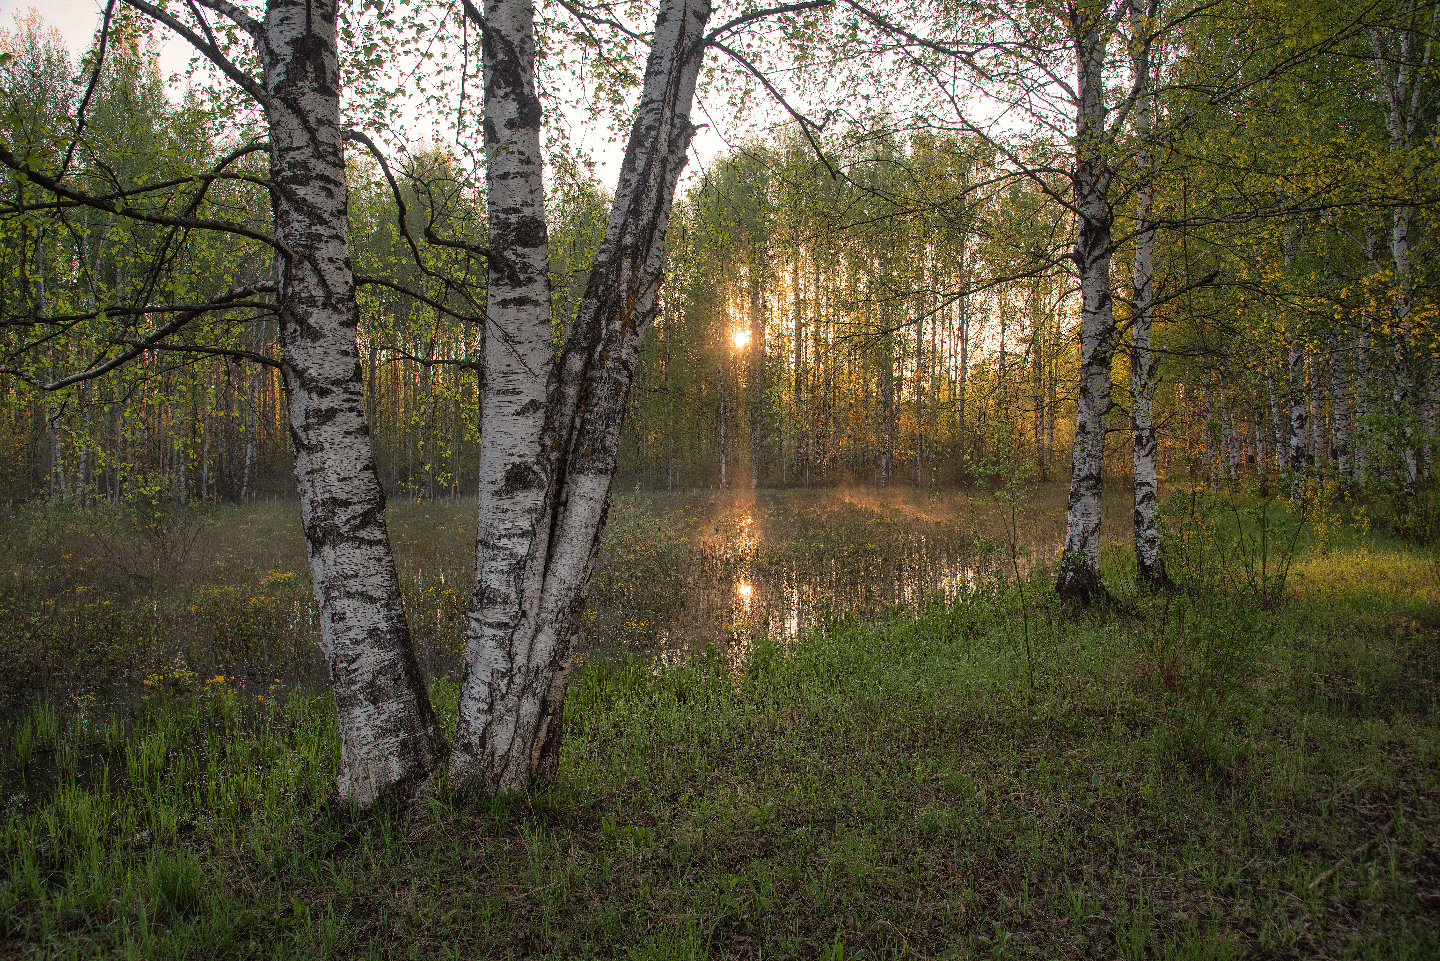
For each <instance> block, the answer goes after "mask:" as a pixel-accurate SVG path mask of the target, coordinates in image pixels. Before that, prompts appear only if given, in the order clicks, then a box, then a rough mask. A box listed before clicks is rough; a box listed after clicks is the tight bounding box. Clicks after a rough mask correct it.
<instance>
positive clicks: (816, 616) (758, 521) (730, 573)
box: [591, 497, 1041, 660]
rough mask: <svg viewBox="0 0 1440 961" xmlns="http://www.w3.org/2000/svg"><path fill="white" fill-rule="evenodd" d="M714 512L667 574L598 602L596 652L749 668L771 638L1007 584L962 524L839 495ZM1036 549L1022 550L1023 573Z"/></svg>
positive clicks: (688, 536) (689, 535)
mask: <svg viewBox="0 0 1440 961" xmlns="http://www.w3.org/2000/svg"><path fill="white" fill-rule="evenodd" d="M804 505H808V506H804ZM817 505H818V506H817ZM707 506H709V507H710V508H711V511H710V513H709V514H708V515H707V516H703V517H692V518H691V522H692V527H691V529H690V530H688V531H684V532H682V531H679V530H675V531H672V532H671V534H670V536H669V543H670V545H671V548H672V554H671V557H670V563H669V564H668V565H667V566H666V568H665V570H663V571H661V572H658V573H657V575H656V576H651V577H633V578H631V577H627V576H625V573H624V571H623V570H619V571H617V572H616V574H615V578H618V579H619V580H617V581H616V583H623V584H624V588H625V589H624V590H623V591H622V592H614V591H611V592H607V593H606V596H604V597H601V596H598V594H597V597H596V604H595V606H596V608H597V622H596V624H595V630H594V632H593V635H592V639H591V643H592V645H594V646H597V647H601V648H604V647H614V646H624V647H627V648H629V649H633V650H638V651H642V652H648V653H659V654H662V655H665V654H669V655H671V656H674V655H679V654H683V652H685V651H688V650H692V649H698V648H701V647H704V646H705V645H706V644H719V645H722V646H725V647H726V648H727V649H729V650H730V651H731V653H732V656H735V657H738V658H743V657H744V656H745V652H746V651H748V649H749V647H750V645H751V644H752V643H753V642H754V640H755V639H757V638H759V637H762V636H765V635H769V636H770V637H772V638H777V639H792V638H794V637H797V636H799V635H800V634H802V633H804V632H806V631H810V630H824V628H825V625H826V623H827V622H828V621H829V620H830V619H832V618H835V617H841V616H847V615H855V616H860V617H873V616H876V615H881V614H884V613H886V612H891V611H897V610H898V611H910V612H915V611H918V610H920V609H921V608H922V607H923V606H925V605H926V604H929V603H935V602H954V601H956V600H959V599H961V598H964V597H966V596H968V595H969V594H971V593H973V592H974V591H975V590H976V589H978V588H980V587H981V586H983V585H985V584H988V583H994V582H996V581H997V580H998V579H1003V578H1004V576H1005V574H1004V572H1003V570H1001V567H1000V565H1001V560H1002V558H1001V555H1000V553H999V552H998V550H997V547H996V546H995V545H994V544H993V542H992V541H989V540H987V539H985V538H983V537H979V536H977V530H976V528H975V527H973V526H971V525H969V524H964V523H963V522H962V521H960V520H950V521H949V522H937V521H934V520H931V519H929V518H917V517H916V516H915V515H914V514H913V513H912V514H906V513H904V512H897V513H896V514H895V515H893V516H886V515H885V514H884V513H882V512H881V511H880V510H877V509H876V508H875V507H872V506H871V505H868V504H867V505H855V504H850V503H848V502H847V501H846V500H845V499H843V498H838V497H837V498H834V499H831V500H829V501H825V500H822V499H819V498H816V499H813V500H811V501H806V502H802V507H801V508H797V507H795V505H794V504H793V502H791V503H787V502H786V501H784V500H783V499H781V498H776V499H775V501H773V502H767V501H764V500H762V501H761V502H759V503H756V502H754V501H750V502H742V503H737V502H729V503H726V502H725V501H723V500H721V501H719V502H718V503H717V502H714V501H712V502H711V503H710V504H709V505H707ZM1040 546H1041V545H1039V544H1038V543H1037V544H1022V545H1021V546H1020V552H1021V555H1022V560H1021V567H1022V570H1025V569H1028V566H1029V562H1028V560H1027V558H1026V555H1036V554H1038V553H1039V552H1038V550H1037V549H1038V548H1039V547H1040ZM1012 576H1013V574H1012ZM606 606H611V607H612V608H613V607H615V606H619V607H623V610H624V612H625V613H626V616H625V617H620V616H619V615H620V613H621V612H620V611H615V610H611V611H606V610H605V607H606ZM636 611H644V612H650V613H648V614H647V615H646V617H647V618H648V620H647V621H646V623H647V624H648V625H650V629H649V630H647V631H641V632H637V631H635V630H633V629H630V628H633V625H634V624H635V623H636V621H635V618H637V617H639V616H640V615H638V614H635V613H633V612H636ZM622 621H623V622H624V623H623V624H622V623H620V622H622ZM666 659H667V660H668V659H670V658H669V657H667V658H666Z"/></svg>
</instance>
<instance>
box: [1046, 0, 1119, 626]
mask: <svg viewBox="0 0 1440 961" xmlns="http://www.w3.org/2000/svg"><path fill="white" fill-rule="evenodd" d="M1072 16H1074V17H1075V18H1077V19H1076V21H1075V23H1074V24H1073V26H1072V29H1073V30H1074V31H1075V45H1076V52H1077V54H1078V58H1077V59H1078V61H1079V77H1078V81H1079V82H1078V86H1077V89H1078V92H1079V104H1078V108H1077V112H1076V138H1075V140H1076V143H1075V151H1076V158H1075V159H1076V163H1075V175H1074V182H1075V194H1076V207H1077V210H1078V212H1079V221H1080V223H1079V236H1078V238H1077V240H1076V244H1075V262H1076V264H1077V265H1078V267H1079V273H1080V295H1081V314H1080V385H1079V387H1080V389H1079V393H1078V395H1077V398H1076V407H1077V410H1076V417H1075V447H1074V451H1073V452H1072V455H1071V464H1070V501H1069V507H1068V510H1067V513H1066V519H1065V548H1064V553H1063V554H1062V556H1061V558H1060V576H1059V579H1058V581H1057V582H1056V585H1055V589H1056V590H1057V591H1058V592H1059V594H1060V596H1061V597H1066V598H1072V599H1075V600H1078V601H1080V602H1082V603H1085V604H1088V603H1090V602H1091V601H1093V600H1096V599H1099V598H1102V597H1103V596H1104V595H1105V588H1104V586H1103V585H1102V584H1101V582H1100V497H1101V490H1102V484H1103V471H1104V461H1105V415H1106V413H1107V412H1108V410H1109V407H1110V363H1111V358H1112V355H1113V353H1114V341H1115V318H1114V313H1113V309H1112V308H1113V304H1112V302H1111V286H1110V256H1111V243H1110V234H1111V225H1112V220H1113V216H1114V215H1113V213H1112V211H1111V209H1110V198H1109V190H1110V170H1109V167H1108V164H1107V161H1106V158H1105V157H1104V155H1103V151H1104V144H1103V142H1102V141H1103V136H1104V131H1105V117H1106V112H1107V111H1106V106H1105V89H1104V84H1105V81H1104V66H1105V37H1106V28H1105V26H1104V24H1103V23H1102V22H1101V21H1102V20H1103V15H1100V14H1096V13H1094V12H1086V11H1084V10H1079V9H1077V10H1075V11H1074V12H1073V13H1072Z"/></svg>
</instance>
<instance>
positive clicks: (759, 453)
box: [746, 249, 768, 490]
mask: <svg viewBox="0 0 1440 961" xmlns="http://www.w3.org/2000/svg"><path fill="white" fill-rule="evenodd" d="M767 256H768V252H766V251H764V250H763V249H757V250H756V251H753V252H752V253H751V255H750V318H749V319H750V341H749V348H750V350H749V352H748V354H747V355H746V357H747V360H748V364H747V365H746V374H747V377H746V379H747V380H748V381H749V385H748V390H749V393H750V487H751V489H752V490H755V489H758V488H759V487H760V483H761V479H762V475H763V473H764V471H763V469H762V466H763V463H764V459H765V415H766V407H767V404H766V399H767V398H766V396H765V361H766V357H765V303H764V301H763V300H762V299H761V287H760V278H761V271H760V264H761V262H762V261H763V260H764V259H765V258H766V257H767Z"/></svg>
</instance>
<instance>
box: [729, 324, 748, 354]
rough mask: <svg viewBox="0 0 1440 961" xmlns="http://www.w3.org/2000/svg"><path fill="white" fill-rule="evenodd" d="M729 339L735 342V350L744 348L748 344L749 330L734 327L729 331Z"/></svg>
mask: <svg viewBox="0 0 1440 961" xmlns="http://www.w3.org/2000/svg"><path fill="white" fill-rule="evenodd" d="M730 340H731V341H732V342H733V343H734V344H735V349H736V350H744V349H745V348H746V347H748V346H750V331H748V330H746V329H745V328H744V327H736V328H735V329H734V330H732V331H730Z"/></svg>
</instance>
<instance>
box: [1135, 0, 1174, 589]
mask: <svg viewBox="0 0 1440 961" xmlns="http://www.w3.org/2000/svg"><path fill="white" fill-rule="evenodd" d="M1142 4H1143V0H1131V3H1130V19H1131V24H1132V27H1131V33H1132V36H1136V37H1139V36H1142V35H1144V34H1146V33H1148V31H1149V29H1150V22H1151V20H1152V19H1153V17H1154V15H1155V10H1154V3H1153V2H1152V3H1150V4H1149V7H1150V9H1149V10H1146V9H1145V7H1144V5H1142ZM1137 42H1138V43H1139V47H1138V52H1137V55H1136V57H1135V73H1136V76H1137V80H1136V87H1137V89H1138V90H1139V97H1138V99H1137V100H1136V104H1135V134H1136V136H1137V137H1138V138H1139V139H1140V141H1141V142H1142V143H1145V142H1147V141H1148V140H1149V138H1150V132H1151V110H1152V102H1153V101H1152V98H1153V94H1152V93H1151V89H1150V52H1149V46H1148V41H1137ZM1136 164H1137V166H1138V167H1139V168H1140V169H1139V172H1138V173H1139V176H1140V178H1141V180H1140V185H1139V187H1138V188H1137V189H1136V191H1135V270H1134V280H1133V284H1134V289H1133V291H1132V294H1131V297H1132V307H1131V310H1132V312H1133V313H1132V317H1131V325H1130V338H1131V347H1130V350H1131V354H1130V392H1131V410H1132V416H1133V418H1134V434H1135V437H1134V466H1135V568H1136V571H1137V572H1138V574H1139V576H1140V580H1141V581H1142V582H1144V583H1146V584H1149V585H1150V586H1151V587H1163V586H1164V585H1166V584H1167V583H1168V582H1169V578H1168V577H1166V575H1165V560H1164V558H1163V557H1161V555H1160V479H1159V472H1158V470H1157V468H1156V463H1155V451H1156V441H1155V389H1156V387H1157V385H1158V383H1159V371H1158V369H1157V365H1156V361H1155V355H1154V353H1153V352H1152V351H1151V349H1150V336H1151V328H1152V326H1153V324H1154V320H1155V289H1154V283H1155V225H1154V223H1153V222H1152V221H1151V220H1150V205H1151V201H1152V196H1153V189H1154V187H1153V184H1152V183H1151V181H1150V179H1149V178H1150V177H1152V176H1153V174H1154V157H1153V156H1152V155H1151V154H1150V152H1149V150H1148V149H1147V150H1143V151H1142V152H1141V153H1140V154H1138V155H1137V157H1136Z"/></svg>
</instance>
